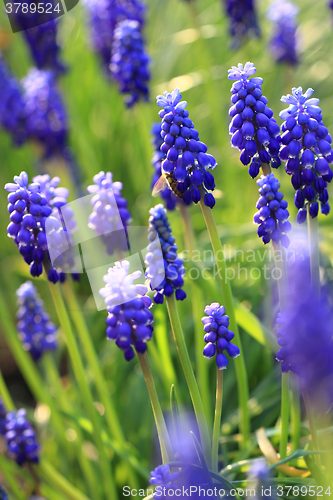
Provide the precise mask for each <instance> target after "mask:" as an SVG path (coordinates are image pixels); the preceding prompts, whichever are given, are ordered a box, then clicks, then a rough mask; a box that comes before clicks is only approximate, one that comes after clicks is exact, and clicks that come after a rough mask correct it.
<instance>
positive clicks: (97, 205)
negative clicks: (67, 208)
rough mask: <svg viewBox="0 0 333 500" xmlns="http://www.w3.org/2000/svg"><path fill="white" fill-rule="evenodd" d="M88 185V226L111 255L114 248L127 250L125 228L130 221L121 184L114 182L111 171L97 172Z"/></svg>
mask: <svg viewBox="0 0 333 500" xmlns="http://www.w3.org/2000/svg"><path fill="white" fill-rule="evenodd" d="M93 181H94V184H91V185H90V186H88V188H87V190H88V193H90V194H93V195H94V196H93V197H92V199H91V205H92V207H93V209H92V213H91V215H90V216H89V223H88V227H90V228H91V229H93V230H94V231H95V233H96V235H98V236H100V238H101V239H102V241H103V243H104V245H105V247H106V251H107V253H108V254H109V255H112V254H113V253H114V252H115V251H116V249H117V248H118V249H120V250H128V242H127V228H128V226H129V225H130V224H131V222H132V218H131V214H130V212H129V210H128V208H127V200H126V199H125V198H123V197H122V195H121V191H122V189H123V185H122V183H121V182H114V181H113V175H112V173H111V172H106V173H105V172H103V171H101V172H99V173H98V174H96V175H95V176H94V177H93Z"/></svg>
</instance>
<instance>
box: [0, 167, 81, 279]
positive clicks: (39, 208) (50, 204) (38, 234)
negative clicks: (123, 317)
mask: <svg viewBox="0 0 333 500" xmlns="http://www.w3.org/2000/svg"><path fill="white" fill-rule="evenodd" d="M59 182H60V179H59V177H54V178H53V179H50V177H49V176H48V175H46V176H37V177H34V178H33V182H32V183H31V184H29V178H28V174H27V173H26V172H21V173H20V175H15V177H14V182H10V183H7V184H6V185H5V190H6V191H8V192H9V194H8V197H7V198H8V202H9V203H8V206H7V209H8V212H9V214H10V215H9V217H10V221H11V222H10V224H9V225H8V226H7V235H8V236H9V238H12V239H13V240H14V242H15V244H16V246H17V247H18V248H19V251H20V254H21V255H22V257H23V258H24V260H25V262H26V263H27V264H29V265H30V274H31V276H32V277H34V278H37V277H38V276H40V275H41V274H42V272H43V265H44V266H45V268H46V270H47V272H48V279H49V281H51V282H52V283H56V282H57V281H58V280H59V279H60V278H61V280H62V281H63V280H64V279H65V274H64V273H63V272H62V271H63V269H64V267H63V264H64V263H62V266H61V268H60V270H59V272H58V271H57V270H56V269H55V268H54V267H53V266H52V263H51V261H50V255H49V252H48V244H49V243H51V244H52V248H53V250H54V251H57V252H58V253H59V255H61V254H62V253H63V252H64V251H66V250H67V249H68V245H67V242H68V234H67V230H68V231H70V230H75V221H74V219H72V220H71V222H70V223H69V227H68V228H64V226H63V224H62V221H61V219H60V218H59V208H60V207H62V206H63V205H65V204H66V203H67V196H68V194H69V193H68V191H67V189H65V188H61V187H57V186H58V184H59ZM46 224H47V227H48V228H50V227H51V226H52V227H53V230H52V231H48V237H47V236H46V229H45V226H46ZM68 264H71V263H70V262H68Z"/></svg>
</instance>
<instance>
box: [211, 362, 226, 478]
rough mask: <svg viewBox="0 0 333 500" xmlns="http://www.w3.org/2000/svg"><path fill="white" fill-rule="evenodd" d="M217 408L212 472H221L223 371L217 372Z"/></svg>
mask: <svg viewBox="0 0 333 500" xmlns="http://www.w3.org/2000/svg"><path fill="white" fill-rule="evenodd" d="M216 371H217V376H216V406H215V417H214V426H213V442H212V470H213V472H216V474H217V473H218V471H219V439H220V428H221V415H222V399H223V370H218V369H217V370H216Z"/></svg>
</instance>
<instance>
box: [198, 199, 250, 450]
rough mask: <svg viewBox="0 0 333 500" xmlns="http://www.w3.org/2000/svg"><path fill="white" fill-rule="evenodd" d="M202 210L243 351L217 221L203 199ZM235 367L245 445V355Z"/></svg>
mask: <svg viewBox="0 0 333 500" xmlns="http://www.w3.org/2000/svg"><path fill="white" fill-rule="evenodd" d="M200 206H201V210H202V213H203V216H204V219H205V222H206V226H207V230H208V234H209V237H210V241H211V244H212V247H213V252H214V256H215V261H216V265H217V269H218V271H219V272H218V275H219V278H220V283H221V286H222V294H223V304H224V306H225V308H226V310H227V311H228V315H229V318H230V328H231V330H232V331H233V332H234V334H235V344H236V345H237V346H238V347H239V350H240V351H241V352H243V351H242V344H241V339H240V335H239V330H238V325H237V322H236V317H235V310H234V304H233V297H232V292H231V286H230V283H229V281H228V279H227V266H226V263H225V259H224V257H223V258H218V255H222V256H224V254H223V248H222V245H221V240H220V237H219V234H218V231H217V227H216V222H215V219H214V215H213V212H212V210H211V209H210V208H208V207H207V206H206V205H205V204H204V203H203V202H202V200H201V202H200ZM235 369H236V377H237V387H238V395H239V408H240V430H241V434H242V446H243V447H245V446H246V445H247V444H248V441H249V433H250V414H249V409H248V406H247V403H248V400H249V388H248V380H247V373H246V367H245V361H244V356H240V357H239V358H238V360H237V361H235Z"/></svg>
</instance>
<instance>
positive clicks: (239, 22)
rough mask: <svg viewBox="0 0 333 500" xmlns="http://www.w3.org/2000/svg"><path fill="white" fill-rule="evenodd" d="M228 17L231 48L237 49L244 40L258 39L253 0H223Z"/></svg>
mask: <svg viewBox="0 0 333 500" xmlns="http://www.w3.org/2000/svg"><path fill="white" fill-rule="evenodd" d="M223 1H224V5H225V11H226V14H227V16H228V17H229V23H230V28H229V31H230V35H231V37H232V44H231V46H232V48H234V49H235V48H238V47H239V46H240V45H241V44H242V42H243V41H244V39H245V38H246V37H247V36H249V37H260V29H259V25H258V20H257V14H256V9H255V0H223Z"/></svg>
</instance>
